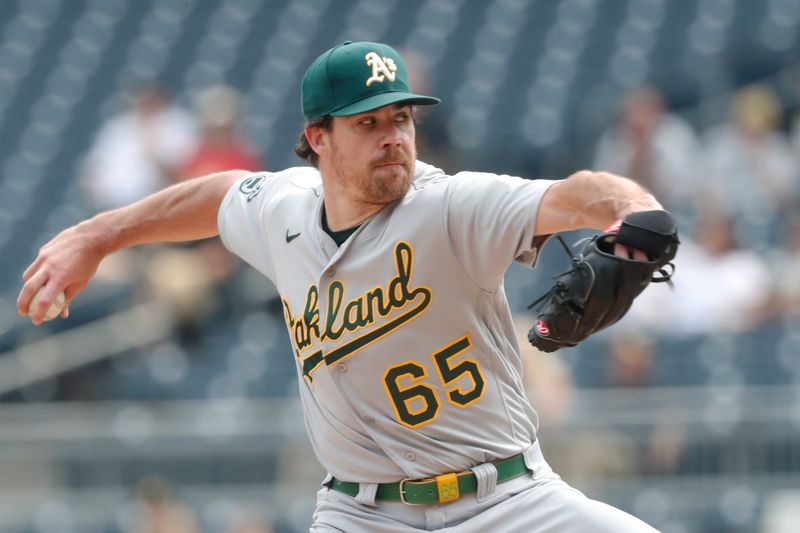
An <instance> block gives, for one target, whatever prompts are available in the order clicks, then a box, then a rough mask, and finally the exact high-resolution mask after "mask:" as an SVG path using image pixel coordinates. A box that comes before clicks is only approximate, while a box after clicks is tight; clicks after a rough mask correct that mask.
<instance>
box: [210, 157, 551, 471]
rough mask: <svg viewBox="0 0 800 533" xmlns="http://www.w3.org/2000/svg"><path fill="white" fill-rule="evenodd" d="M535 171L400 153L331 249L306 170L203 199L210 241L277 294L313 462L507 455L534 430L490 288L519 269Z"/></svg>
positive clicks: (416, 462)
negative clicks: (367, 215)
mask: <svg viewBox="0 0 800 533" xmlns="http://www.w3.org/2000/svg"><path fill="white" fill-rule="evenodd" d="M552 183H553V182H552V181H549V180H534V181H531V180H524V179H521V178H516V177H511V176H499V175H495V174H484V173H477V172H462V173H459V174H456V175H455V176H447V175H445V174H444V172H442V171H441V170H439V169H437V168H435V167H432V166H430V165H427V164H425V163H422V162H419V161H418V162H417V163H416V171H415V175H414V180H413V183H412V186H411V188H410V190H409V191H408V193H407V194H406V195H405V197H404V198H403V199H402V200H400V201H398V202H395V203H393V204H390V205H388V206H387V207H385V208H384V209H383V210H381V211H380V212H379V213H378V214H377V215H375V216H374V217H373V218H371V219H370V220H368V221H366V222H364V223H363V224H362V225H361V226H360V227H359V228H358V229H357V230H356V231H355V232H354V233H353V234H352V235H351V236H350V237H349V238H348V240H347V241H346V242H345V243H344V244H342V246H337V245H336V243H335V242H334V241H333V239H332V238H331V237H330V236H329V235H328V234H327V233H325V231H323V229H322V225H321V213H322V205H323V204H322V200H323V196H322V181H321V178H320V175H319V172H318V171H317V170H316V169H313V168H309V167H298V168H290V169H287V170H284V171H282V172H277V173H257V174H252V175H249V176H246V177H244V178H242V179H241V180H239V181H238V182H237V183H236V184H235V186H233V187H232V188H231V190H230V191H229V192H228V193H227V195H226V197H225V199H224V201H223V203H222V206H221V208H220V211H219V221H218V222H219V231H220V236H221V238H222V241H223V243H224V244H225V246H226V247H227V248H228V249H229V250H230V251H232V252H233V253H235V254H237V255H238V256H240V257H242V258H243V259H244V260H245V261H247V262H248V263H250V264H251V265H252V266H253V267H255V268H256V269H258V270H259V271H261V272H262V273H263V274H264V275H265V276H266V277H268V278H269V279H270V280H272V281H273V282H274V283H275V285H276V287H277V289H278V292H279V293H280V296H281V298H282V301H283V308H284V313H285V318H286V323H287V326H288V329H289V335H290V337H291V340H292V344H293V346H294V357H295V361H296V365H297V371H298V376H299V385H300V396H301V399H302V402H303V408H304V413H305V420H306V426H307V429H308V433H309V435H310V438H311V442H312V445H313V448H314V450H315V453H316V455H317V457H318V459H319V461H320V462H321V463H322V465H323V466H324V467H325V468H326V469H327V470H328V472H330V473H331V474H333V475H334V476H336V477H337V478H339V479H342V480H346V481H354V482H364V483H376V482H378V483H383V482H394V481H397V480H399V479H401V478H406V477H408V478H424V477H428V476H435V475H438V474H442V473H445V472H460V471H462V470H466V469H469V468H470V467H472V466H474V465H477V464H480V463H485V462H488V461H492V460H495V459H502V458H506V457H510V456H512V455H515V454H518V453H520V452H522V451H524V450H526V449H528V448H530V447H531V445H532V444H533V443H534V442H535V440H536V413H535V412H534V410H533V409H532V408H531V406H530V404H529V403H528V400H527V399H526V397H525V393H524V391H523V386H522V377H521V361H520V354H519V348H518V346H517V345H516V340H515V339H516V335H515V334H514V330H513V326H512V321H511V315H510V312H509V308H508V304H507V301H506V297H505V294H504V291H503V275H504V273H505V271H506V269H507V268H508V267H509V266H510V264H511V262H512V261H514V260H517V261H519V262H521V263H524V264H526V265H529V266H533V264H534V262H535V259H536V256H537V253H538V248H539V246H540V245H541V244H542V242H543V240H542V239H540V238H535V232H536V228H535V221H536V213H537V208H538V205H539V202H540V200H541V198H542V195H543V194H544V192H545V191H546V190H547V188H548V187H549V186H550V185H551V184H552Z"/></svg>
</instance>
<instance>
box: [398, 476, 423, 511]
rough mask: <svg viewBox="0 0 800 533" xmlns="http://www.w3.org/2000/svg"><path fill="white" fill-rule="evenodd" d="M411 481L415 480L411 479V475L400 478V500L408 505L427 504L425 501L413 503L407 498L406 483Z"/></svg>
mask: <svg viewBox="0 0 800 533" xmlns="http://www.w3.org/2000/svg"><path fill="white" fill-rule="evenodd" d="M409 481H414V480H413V479H411V478H410V477H407V478H403V479H401V480H400V501H401V502H403V503H404V504H406V505H425V504H424V503H412V502H409V501H407V500H406V490H405V484H406V483H407V482H409Z"/></svg>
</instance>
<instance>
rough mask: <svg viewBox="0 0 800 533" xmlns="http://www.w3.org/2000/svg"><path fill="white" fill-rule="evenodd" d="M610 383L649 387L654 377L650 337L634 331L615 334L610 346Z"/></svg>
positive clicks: (623, 385) (621, 385)
mask: <svg viewBox="0 0 800 533" xmlns="http://www.w3.org/2000/svg"><path fill="white" fill-rule="evenodd" d="M608 348H609V349H608V359H607V365H608V366H607V369H608V376H607V378H608V385H609V386H611V387H623V388H629V387H648V386H650V385H651V384H652V379H653V347H652V343H651V341H650V340H649V339H647V338H646V337H645V336H643V335H641V334H634V333H632V332H627V333H623V334H620V335H615V336H614V337H613V338H612V339H611V342H610V344H609V347H608Z"/></svg>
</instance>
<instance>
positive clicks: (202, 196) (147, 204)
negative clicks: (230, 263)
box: [78, 170, 248, 254]
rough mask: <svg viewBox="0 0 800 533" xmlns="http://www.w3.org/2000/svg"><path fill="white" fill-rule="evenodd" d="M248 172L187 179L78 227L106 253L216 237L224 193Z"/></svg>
mask: <svg viewBox="0 0 800 533" xmlns="http://www.w3.org/2000/svg"><path fill="white" fill-rule="evenodd" d="M246 174H248V172H246V171H240V170H233V171H228V172H221V173H218V174H210V175H208V176H203V177H200V178H195V179H192V180H188V181H184V182H181V183H178V184H176V185H173V186H171V187H168V188H166V189H164V190H162V191H159V192H157V193H155V194H153V195H151V196H148V197H147V198H144V199H143V200H140V201H139V202H136V203H134V204H131V205H129V206H125V207H122V208H119V209H114V210H112V211H106V212H103V213H100V214H98V215H96V216H94V217H93V218H91V219H89V220H86V221H84V222H82V223H81V224H80V225H79V226H78V229H79V230H81V231H83V232H86V233H87V234H89V235H92V237H93V238H94V239H96V241H97V245H98V247H99V248H100V249H101V250H102V251H103V253H104V254H109V253H112V252H115V251H117V250H121V249H123V248H130V247H132V246H136V245H139V244H147V243H155V242H178V241H190V240H197V239H204V238H208V237H213V236H215V235H217V234H218V230H217V213H218V211H219V206H220V203H221V202H222V199H223V198H224V196H225V193H226V192H227V191H228V189H229V188H230V187H231V185H232V184H233V183H234V182H235V181H236V180H237V179H239V178H240V177H242V176H244V175H246Z"/></svg>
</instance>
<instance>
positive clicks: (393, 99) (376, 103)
mask: <svg viewBox="0 0 800 533" xmlns="http://www.w3.org/2000/svg"><path fill="white" fill-rule="evenodd" d="M439 102H441V100H439V99H438V98H434V97H433V96H422V95H420V94H412V93H406V92H391V93H381V94H376V95H373V96H369V97H367V98H364V99H363V100H359V101H358V102H355V103H354V104H350V105H347V106H344V107H343V108H341V109H337V110H336V111H332V112H331V113H330V114H331V115H332V116H334V117H349V116H351V115H358V114H359V113H366V112H367V111H374V110H375V109H378V108H379V107H384V106H387V105H392V104H415V105H436V104H438V103H439Z"/></svg>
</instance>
